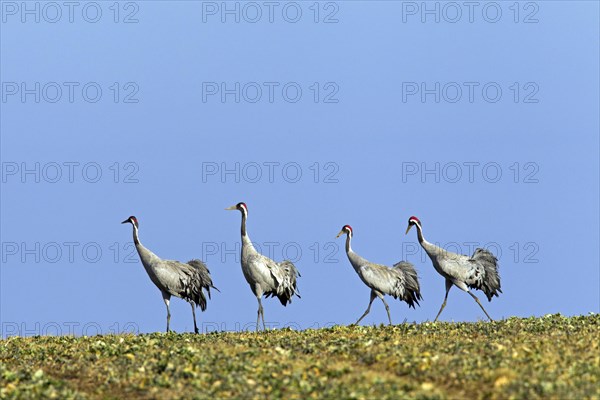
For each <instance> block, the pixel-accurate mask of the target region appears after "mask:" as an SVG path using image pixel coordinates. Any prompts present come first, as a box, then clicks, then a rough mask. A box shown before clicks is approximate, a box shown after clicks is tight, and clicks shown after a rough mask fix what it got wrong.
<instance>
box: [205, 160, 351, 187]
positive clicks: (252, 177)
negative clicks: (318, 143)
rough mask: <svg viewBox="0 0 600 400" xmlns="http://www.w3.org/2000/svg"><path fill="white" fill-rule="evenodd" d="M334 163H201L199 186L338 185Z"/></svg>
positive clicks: (338, 179)
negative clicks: (306, 183) (246, 184)
mask: <svg viewBox="0 0 600 400" xmlns="http://www.w3.org/2000/svg"><path fill="white" fill-rule="evenodd" d="M339 172H340V165H339V164H338V163H336V162H335V161H314V162H308V163H307V162H296V161H248V162H238V161H236V162H225V161H221V162H218V161H205V162H202V183H217V182H218V183H223V184H225V183H266V184H273V183H289V184H294V183H299V182H311V183H325V184H336V183H339V182H340V176H339Z"/></svg>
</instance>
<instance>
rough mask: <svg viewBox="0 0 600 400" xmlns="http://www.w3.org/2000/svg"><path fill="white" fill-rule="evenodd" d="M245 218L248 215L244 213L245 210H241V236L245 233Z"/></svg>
mask: <svg viewBox="0 0 600 400" xmlns="http://www.w3.org/2000/svg"><path fill="white" fill-rule="evenodd" d="M246 218H248V216H247V215H246V212H245V211H242V238H243V237H244V236H247V235H246Z"/></svg>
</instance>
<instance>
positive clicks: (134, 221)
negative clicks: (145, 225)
mask: <svg viewBox="0 0 600 400" xmlns="http://www.w3.org/2000/svg"><path fill="white" fill-rule="evenodd" d="M121 223H122V224H131V225H133V226H135V227H136V228H137V227H139V226H140V225H139V224H138V220H137V218H136V217H134V216H133V215H132V216H131V217H129V218H127V219H126V220H125V221H123V222H121Z"/></svg>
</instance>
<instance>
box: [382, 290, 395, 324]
mask: <svg viewBox="0 0 600 400" xmlns="http://www.w3.org/2000/svg"><path fill="white" fill-rule="evenodd" d="M379 298H380V299H381V301H383V304H384V305H385V311H387V315H388V320H389V321H390V325H392V317H391V316H390V306H388V303H387V302H386V301H385V299H384V298H383V295H380V296H379Z"/></svg>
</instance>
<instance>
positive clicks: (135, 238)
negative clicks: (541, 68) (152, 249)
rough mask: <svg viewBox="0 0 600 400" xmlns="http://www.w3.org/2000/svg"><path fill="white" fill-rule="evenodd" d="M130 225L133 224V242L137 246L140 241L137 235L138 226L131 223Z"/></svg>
mask: <svg viewBox="0 0 600 400" xmlns="http://www.w3.org/2000/svg"><path fill="white" fill-rule="evenodd" d="M131 226H133V243H135V245H136V246H139V245H141V243H140V238H139V236H138V227H137V226H135V224H131Z"/></svg>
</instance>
